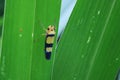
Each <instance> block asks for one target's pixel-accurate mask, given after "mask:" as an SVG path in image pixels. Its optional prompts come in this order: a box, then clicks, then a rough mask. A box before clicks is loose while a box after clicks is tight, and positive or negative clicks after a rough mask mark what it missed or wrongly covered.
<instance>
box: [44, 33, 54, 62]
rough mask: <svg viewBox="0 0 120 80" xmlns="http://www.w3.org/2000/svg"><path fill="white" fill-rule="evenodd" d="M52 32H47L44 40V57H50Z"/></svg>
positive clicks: (52, 40)
mask: <svg viewBox="0 0 120 80" xmlns="http://www.w3.org/2000/svg"><path fill="white" fill-rule="evenodd" d="M54 36H55V35H54V34H47V36H46V40H45V57H46V59H48V60H49V59H50V58H51V53H52V47H53V42H54Z"/></svg>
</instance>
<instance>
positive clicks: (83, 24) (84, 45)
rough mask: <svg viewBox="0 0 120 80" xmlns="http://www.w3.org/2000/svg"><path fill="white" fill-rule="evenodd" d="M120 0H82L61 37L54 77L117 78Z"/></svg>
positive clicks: (76, 79)
mask: <svg viewBox="0 0 120 80" xmlns="http://www.w3.org/2000/svg"><path fill="white" fill-rule="evenodd" d="M119 5H120V0H91V1H89V0H78V1H77V4H76V6H75V8H74V10H73V13H72V15H71V17H70V19H69V22H68V24H67V26H66V29H65V31H64V33H63V35H62V37H61V39H60V42H59V45H58V48H57V52H56V59H55V63H54V71H53V80H115V78H116V75H117V73H118V70H119V68H120V44H119V43H120V42H119V41H120V35H119V34H120V24H119V21H120V6H119Z"/></svg>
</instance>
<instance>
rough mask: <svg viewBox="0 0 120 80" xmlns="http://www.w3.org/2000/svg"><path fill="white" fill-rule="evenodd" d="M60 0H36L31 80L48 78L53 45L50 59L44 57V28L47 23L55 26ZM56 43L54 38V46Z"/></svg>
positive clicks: (50, 69) (56, 24)
mask: <svg viewBox="0 0 120 80" xmlns="http://www.w3.org/2000/svg"><path fill="white" fill-rule="evenodd" d="M60 4H61V0H52V1H51V0H36V13H35V27H34V43H33V57H32V68H31V69H32V70H31V79H32V80H50V78H51V71H52V64H53V59H54V51H55V47H53V53H52V57H51V59H50V60H47V59H46V58H45V51H44V48H45V37H46V36H45V35H42V34H46V32H45V30H44V28H45V29H47V28H48V26H49V25H54V26H55V28H56V35H57V32H58V31H57V28H58V22H59V15H60ZM55 45H56V39H55V43H54V46H55Z"/></svg>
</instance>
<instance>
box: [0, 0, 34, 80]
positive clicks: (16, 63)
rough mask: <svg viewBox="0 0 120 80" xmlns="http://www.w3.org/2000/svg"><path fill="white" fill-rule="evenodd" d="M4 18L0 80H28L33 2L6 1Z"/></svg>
mask: <svg viewBox="0 0 120 80" xmlns="http://www.w3.org/2000/svg"><path fill="white" fill-rule="evenodd" d="M28 2H29V3H28ZM4 18H5V19H4V31H3V39H2V57H1V61H2V62H1V68H0V80H30V74H31V59H32V58H31V57H32V47H33V37H32V33H33V28H34V22H35V20H34V19H35V0H12V1H10V0H6V5H5V17H4Z"/></svg>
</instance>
